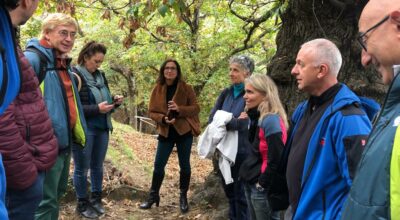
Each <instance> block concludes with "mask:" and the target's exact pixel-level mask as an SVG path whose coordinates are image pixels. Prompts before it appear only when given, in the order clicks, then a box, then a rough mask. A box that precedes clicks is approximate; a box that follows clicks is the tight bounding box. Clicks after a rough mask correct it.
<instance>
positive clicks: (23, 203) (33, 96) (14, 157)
mask: <svg viewBox="0 0 400 220" xmlns="http://www.w3.org/2000/svg"><path fill="white" fill-rule="evenodd" d="M10 2H13V1H10ZM6 5H7V1H6ZM9 5H10V4H9ZM37 5H38V0H20V1H18V6H17V7H16V8H13V7H7V9H8V10H9V14H10V18H11V22H12V24H13V26H14V27H17V26H19V25H22V24H24V23H25V22H26V21H27V20H28V19H29V17H30V16H32V14H33V12H34V11H35V9H36V7H37ZM12 8H13V9H12ZM17 53H18V57H19V66H20V70H21V88H20V91H19V94H18V95H17V97H16V98H15V100H14V101H13V102H12V103H11V104H10V105H9V106H8V108H7V109H6V110H5V111H4V113H3V114H2V115H1V116H0V152H1V154H2V156H3V159H4V167H5V170H6V177H7V192H6V201H7V202H6V205H7V209H8V217H9V218H10V219H34V213H35V210H36V209H37V207H38V206H39V203H40V201H41V200H42V197H43V180H44V173H45V171H47V170H50V168H51V167H52V166H53V164H54V163H55V161H56V157H57V139H56V137H55V135H54V131H53V128H52V125H51V121H50V118H49V115H48V113H47V109H46V106H45V103H44V100H43V97H42V95H41V92H40V89H39V83H38V80H37V78H36V75H35V72H34V71H33V69H32V67H31V65H30V64H29V62H28V60H27V59H26V58H25V56H24V54H23V53H22V51H21V49H20V48H19V47H18V48H17Z"/></svg>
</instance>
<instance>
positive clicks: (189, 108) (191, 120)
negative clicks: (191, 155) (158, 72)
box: [149, 80, 200, 137]
mask: <svg viewBox="0 0 400 220" xmlns="http://www.w3.org/2000/svg"><path fill="white" fill-rule="evenodd" d="M166 95H167V84H164V85H161V84H159V83H157V85H156V86H155V88H154V89H153V92H152V93H151V97H150V103H149V116H150V118H151V119H153V120H154V121H155V122H157V130H158V133H159V134H160V135H162V136H164V137H168V130H169V129H168V125H167V124H165V123H163V121H162V119H163V118H164V117H166V116H167V112H168V107H167V102H166ZM172 100H173V101H174V102H175V103H176V104H177V105H178V108H179V115H178V117H177V118H176V120H175V123H174V128H175V130H176V131H177V132H178V134H180V135H183V134H186V133H187V132H189V131H191V132H192V134H193V135H194V136H198V135H199V134H200V120H199V112H200V107H199V105H198V104H197V100H196V94H195V93H194V91H193V88H192V87H191V86H190V85H188V84H186V83H185V82H184V81H182V80H181V81H179V82H178V85H177V87H176V92H175V94H174V97H173V98H172Z"/></svg>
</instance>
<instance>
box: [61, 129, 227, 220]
mask: <svg viewBox="0 0 400 220" xmlns="http://www.w3.org/2000/svg"><path fill="white" fill-rule="evenodd" d="M156 144H157V140H156V138H155V137H154V136H151V135H145V134H141V133H138V132H136V131H134V130H133V129H131V128H130V127H128V126H123V125H118V126H117V127H116V129H115V131H114V133H113V134H112V138H111V140H110V145H109V151H108V153H107V159H106V162H105V175H104V187H103V188H104V194H105V196H104V198H103V202H104V203H105V207H106V210H107V212H106V214H105V215H104V216H102V217H100V219H113V220H117V219H147V220H150V219H225V216H226V206H225V204H226V201H225V200H224V197H223V194H222V188H221V187H220V186H219V185H220V184H219V179H218V178H216V177H215V176H214V175H211V176H210V173H211V172H212V164H211V161H210V160H202V159H200V158H199V157H198V156H197V152H196V147H195V146H193V148H192V156H191V166H192V178H191V184H190V190H189V192H188V197H189V205H190V211H189V212H188V213H187V214H184V215H182V214H181V213H180V211H179V165H178V157H177V153H176V151H175V150H174V151H173V153H172V154H171V157H170V159H169V161H168V165H167V167H166V175H165V179H164V182H163V185H162V187H161V190H160V196H161V199H160V207H155V206H154V205H153V208H152V209H150V210H141V209H139V208H138V206H139V204H140V203H141V201H143V200H144V199H145V198H146V197H147V191H148V189H149V187H150V184H151V182H150V181H151V173H152V169H153V160H154V155H155V150H156ZM72 166H73V165H71V175H72V170H73V167H72ZM209 176H210V177H209ZM206 180H207V181H206ZM70 181H71V180H70ZM69 185H70V187H69V191H68V193H67V195H66V197H65V198H64V199H63V201H62V207H61V216H60V219H65V220H68V219H80V218H79V216H77V215H76V214H75V206H76V202H75V200H76V199H75V196H74V192H73V189H72V182H70V184H69Z"/></svg>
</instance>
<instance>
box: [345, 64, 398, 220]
mask: <svg viewBox="0 0 400 220" xmlns="http://www.w3.org/2000/svg"><path fill="white" fill-rule="evenodd" d="M396 73H397V75H396V77H395V78H394V80H393V82H392V84H391V85H390V88H389V90H388V93H387V95H386V98H385V102H384V104H383V107H382V110H381V113H380V115H379V116H378V119H377V121H376V123H375V125H374V128H373V130H372V132H371V135H370V138H369V140H368V143H367V146H366V148H365V151H364V153H363V155H362V157H361V160H360V163H359V166H358V169H357V175H356V177H355V179H354V182H353V186H352V187H351V190H350V194H349V198H348V200H347V202H346V204H345V208H344V210H343V215H342V219H346V220H347V219H349V220H350V219H362V220H375V219H400V127H399V125H400V77H399V73H400V71H396Z"/></svg>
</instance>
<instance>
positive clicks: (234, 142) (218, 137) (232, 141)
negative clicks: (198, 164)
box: [197, 110, 238, 184]
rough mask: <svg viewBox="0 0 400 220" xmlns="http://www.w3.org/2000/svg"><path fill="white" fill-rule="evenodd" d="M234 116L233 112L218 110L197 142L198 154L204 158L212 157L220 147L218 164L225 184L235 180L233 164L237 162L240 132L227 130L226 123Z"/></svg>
mask: <svg viewBox="0 0 400 220" xmlns="http://www.w3.org/2000/svg"><path fill="white" fill-rule="evenodd" d="M232 118H233V115H232V113H229V112H226V111H222V110H218V111H217V112H216V113H215V115H214V118H213V120H212V122H211V123H210V124H209V125H208V126H207V128H206V129H205V131H204V132H203V134H201V136H200V138H199V142H198V144H197V150H198V154H199V156H200V157H201V158H203V159H204V158H209V159H211V158H212V157H213V155H214V152H215V149H218V151H219V155H220V158H219V161H218V164H219V169H220V171H221V173H222V176H223V177H224V180H225V184H229V183H232V182H233V179H232V174H231V166H233V165H234V164H235V159H236V154H237V150H238V132H237V131H227V130H226V124H228V123H229V122H230V121H231V120H232Z"/></svg>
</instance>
